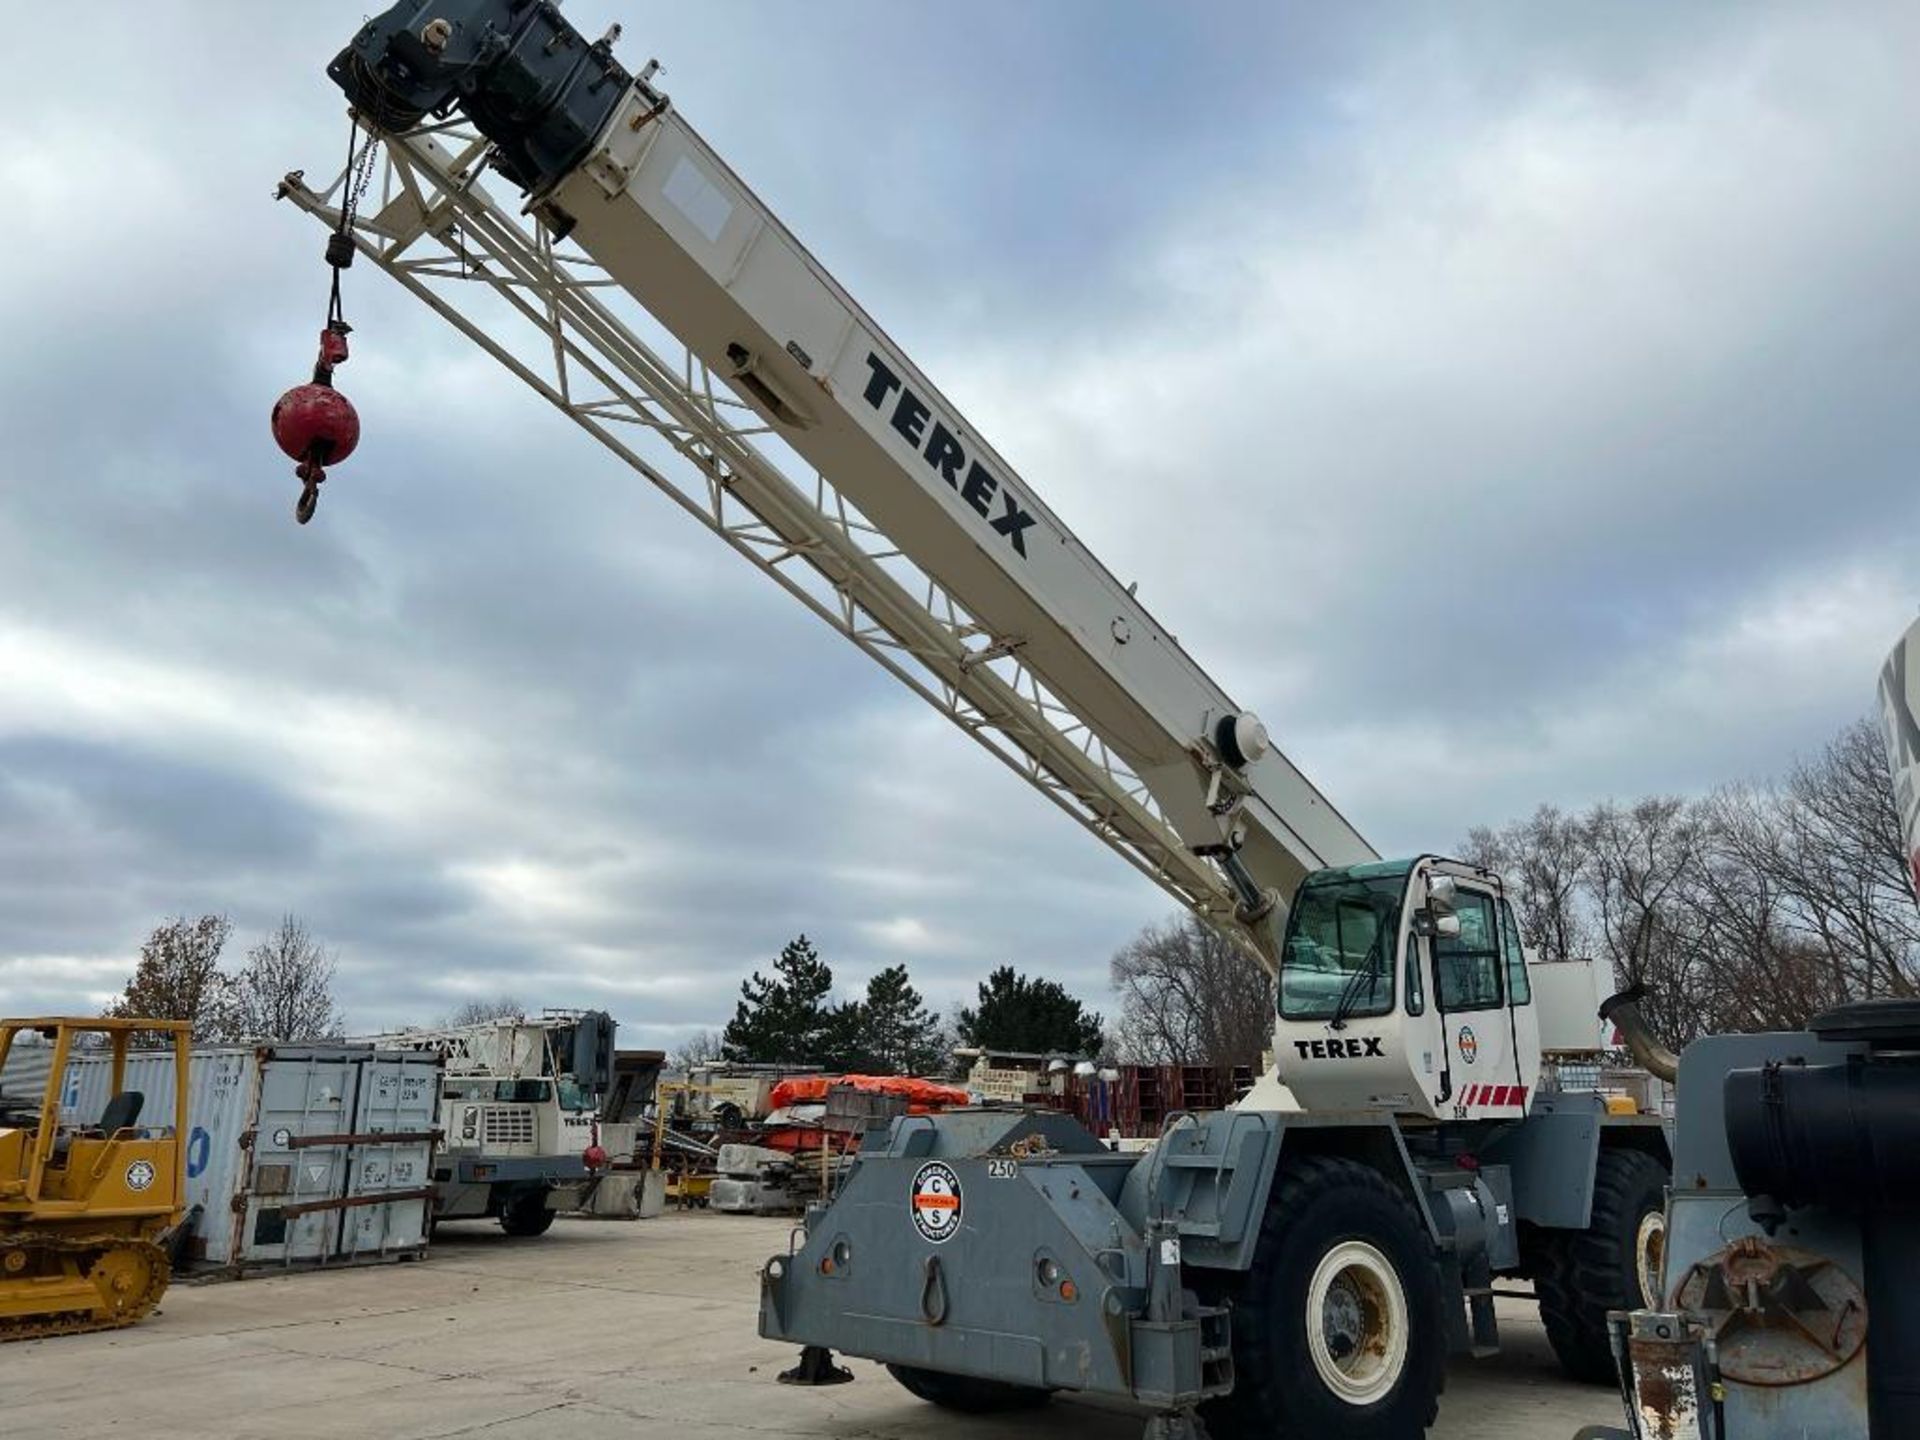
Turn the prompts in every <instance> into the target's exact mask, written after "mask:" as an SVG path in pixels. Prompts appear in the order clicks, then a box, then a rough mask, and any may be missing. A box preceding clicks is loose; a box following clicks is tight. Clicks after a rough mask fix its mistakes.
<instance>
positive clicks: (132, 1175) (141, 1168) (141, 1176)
mask: <svg viewBox="0 0 1920 1440" xmlns="http://www.w3.org/2000/svg"><path fill="white" fill-rule="evenodd" d="M153 1175H154V1171H153V1166H152V1164H151V1163H149V1162H148V1161H145V1160H136V1161H134V1162H133V1164H131V1165H129V1166H128V1167H127V1189H129V1190H145V1189H146V1188H147V1187H148V1186H150V1185H152V1184H153Z"/></svg>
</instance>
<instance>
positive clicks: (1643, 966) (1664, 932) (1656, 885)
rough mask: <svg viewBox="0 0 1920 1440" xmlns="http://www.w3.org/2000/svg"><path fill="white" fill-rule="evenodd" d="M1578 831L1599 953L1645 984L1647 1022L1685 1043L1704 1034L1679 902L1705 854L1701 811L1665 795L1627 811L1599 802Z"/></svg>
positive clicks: (1665, 1035) (1619, 973)
mask: <svg viewBox="0 0 1920 1440" xmlns="http://www.w3.org/2000/svg"><path fill="white" fill-rule="evenodd" d="M1581 829H1582V832H1583V834H1584V835H1585V837H1586V841H1587V846H1588V849H1589V852H1590V856H1591V858H1590V860H1589V862H1588V864H1589V870H1588V878H1587V887H1588V894H1589V896H1590V898H1591V900H1592V902H1593V909H1594V914H1595V919H1596V922H1597V927H1598V934H1597V940H1598V945H1599V950H1600V956H1601V958H1604V959H1606V960H1609V961H1611V962H1612V965H1613V972H1614V974H1615V975H1616V976H1618V977H1620V978H1621V979H1622V980H1624V981H1626V982H1627V983H1629V984H1642V985H1645V986H1646V987H1647V989H1648V991H1649V996H1648V999H1647V1002H1646V1004H1645V1006H1644V1007H1643V1008H1644V1009H1645V1012H1646V1015H1647V1020H1648V1023H1649V1024H1651V1025H1652V1026H1653V1028H1654V1030H1655V1031H1656V1032H1658V1033H1659V1034H1660V1036H1661V1037H1662V1038H1663V1039H1664V1040H1666V1041H1667V1043H1668V1044H1670V1045H1676V1046H1677V1045H1682V1044H1684V1043H1685V1042H1687V1041H1688V1040H1691V1039H1693V1038H1694V1037H1696V1036H1697V1035H1700V1034H1702V1033H1704V1031H1705V1029H1706V1022H1705V1017H1704V1015H1703V1013H1702V1011H1701V1008H1700V1006H1699V1004H1698V1000H1697V995H1696V992H1695V989H1694V987H1693V986H1692V985H1691V984H1690V983H1689V981H1690V976H1689V973H1688V965H1689V947H1688V943H1687V942H1688V939H1689V934H1688V932H1687V931H1685V930H1684V929H1683V928H1682V927H1681V925H1680V921H1681V918H1682V916H1683V914H1684V909H1683V907H1682V904H1681V901H1682V899H1683V898H1684V896H1685V894H1686V891H1687V887H1688V886H1689V885H1690V884H1691V883H1692V882H1693V881H1694V880H1695V879H1696V878H1697V876H1698V873H1699V867H1700V866H1701V864H1702V863H1704V860H1705V856H1706V845H1707V833H1708V827H1707V824H1706V821H1705V818H1704V817H1703V816H1702V814H1701V813H1700V811H1699V808H1698V807H1697V806H1695V805H1692V804H1689V803H1688V802H1687V801H1684V800H1681V799H1678V798H1676V797H1674V796H1667V795H1660V796H1650V797H1649V798H1647V799H1645V800H1640V801H1636V802H1635V803H1634V804H1633V805H1631V806H1627V807H1625V808H1622V807H1621V806H1619V805H1616V804H1614V803H1613V802H1611V801H1609V802H1607V803H1605V804H1602V805H1597V806H1595V807H1594V809H1593V811H1592V812H1591V813H1590V814H1589V815H1588V816H1587V817H1586V820H1585V822H1584V823H1583V824H1582V827H1581Z"/></svg>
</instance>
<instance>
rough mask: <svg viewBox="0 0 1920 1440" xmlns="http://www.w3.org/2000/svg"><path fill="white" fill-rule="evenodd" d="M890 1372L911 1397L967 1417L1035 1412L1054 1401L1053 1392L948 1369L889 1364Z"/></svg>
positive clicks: (888, 1370) (888, 1369)
mask: <svg viewBox="0 0 1920 1440" xmlns="http://www.w3.org/2000/svg"><path fill="white" fill-rule="evenodd" d="M887 1373H888V1374H889V1375H891V1376H893V1378H894V1379H896V1380H898V1381H899V1382H900V1383H901V1384H902V1385H904V1386H906V1387H907V1391H908V1393H909V1394H911V1395H913V1396H915V1397H917V1398H918V1399H921V1400H924V1401H926V1402H927V1403H928V1404H929V1405H938V1406H939V1407H940V1408H941V1409H942V1410H957V1411H959V1412H960V1413H961V1414H963V1415H997V1414H1002V1413H1004V1412H1006V1411H1008V1410H1032V1409H1034V1408H1036V1407H1037V1406H1041V1405H1044V1404H1046V1403H1047V1401H1049V1400H1051V1399H1052V1398H1053V1392H1052V1391H1051V1390H1041V1389H1037V1388H1035V1387H1034V1386H1031V1385H1009V1384H1007V1383H1006V1382H1005V1381H1004V1380H981V1379H978V1378H976V1377H974V1376H972V1375H949V1374H948V1373H947V1372H946V1371H944V1370H922V1369H920V1368H919V1367H918V1366H915V1365H889V1366H887Z"/></svg>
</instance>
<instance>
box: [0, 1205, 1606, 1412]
mask: <svg viewBox="0 0 1920 1440" xmlns="http://www.w3.org/2000/svg"><path fill="white" fill-rule="evenodd" d="M787 1227H788V1222H786V1221H783V1220H757V1219H749V1218H746V1217H741V1216H726V1215H712V1214H691V1215H670V1216H668V1217H666V1218H663V1219H659V1220H650V1221H641V1222H629V1223H621V1222H609V1221H602V1222H594V1221H585V1220H580V1221H565V1220H563V1221H561V1222H560V1223H559V1224H557V1225H555V1226H554V1228H553V1230H552V1231H551V1232H549V1233H548V1234H547V1235H545V1236H542V1237H541V1238H539V1239H534V1240H510V1239H508V1238H507V1237H505V1236H503V1235H502V1234H501V1233H500V1231H499V1230H498V1229H496V1228H495V1227H494V1226H492V1225H481V1224H473V1225H451V1226H444V1227H442V1229H441V1230H440V1233H439V1235H438V1237H436V1239H435V1241H434V1247H433V1253H432V1256H431V1257H430V1258H429V1259H427V1260H425V1261H422V1262H418V1263H414V1264H405V1265H386V1266H377V1267H373V1268H370V1269H360V1270H340V1271H331V1272H327V1273H322V1274H306V1275H289V1276H284V1277H276V1278H272V1279H258V1280H248V1281H244V1282H241V1283H237V1284H234V1283H227V1284H204V1285H176V1286H175V1287H174V1288H173V1290H172V1291H170V1292H169V1293H168V1295H167V1298H166V1301H165V1303H164V1305H163V1306H162V1308H161V1311H160V1313H159V1314H157V1315H155V1316H153V1317H151V1318H150V1319H148V1321H147V1322H146V1323H145V1324H143V1325H140V1326H138V1327H135V1328H134V1329H131V1330H124V1331H119V1332H115V1333H111V1334H100V1335H87V1336H69V1337H66V1338H62V1339H56V1340H41V1341H34V1342H30V1343H22V1344H13V1345H8V1346H3V1347H0V1433H3V1434H8V1435H21V1436H28V1435H31V1436H35V1437H43V1440H52V1437H56V1436H85V1437H88V1440H98V1437H100V1436H103V1435H110V1434H116V1433H120V1434H128V1435H137V1436H139V1437H140V1440H216V1437H235V1440H239V1437H246V1440H253V1437H265V1436H271V1437H274V1440H302V1437H308V1436H311V1437H313V1440H337V1437H340V1436H367V1437H382V1440H384V1437H401V1436H406V1437H421V1440H425V1437H445V1436H456V1435H460V1436H467V1435H484V1436H488V1437H509V1436H541V1437H553V1436H566V1437H569V1440H573V1437H582V1440H585V1437H602V1436H604V1437H609V1440H610V1437H615V1436H618V1437H621V1440H637V1437H641V1436H647V1437H652V1436H672V1437H674V1440H781V1437H796V1440H798V1437H811V1440H819V1437H853V1436H858V1437H861V1440H927V1437H928V1436H945V1437H951V1440H1016V1437H1018V1440H1027V1437H1031V1440H1046V1437H1062V1440H1064V1437H1068V1436H1071V1437H1072V1440H1136V1437H1137V1436H1138V1435H1139V1423H1138V1421H1137V1420H1135V1419H1133V1418H1131V1417H1129V1416H1124V1415H1117V1414H1112V1413H1108V1412H1104V1411H1101V1410H1096V1409H1094V1408H1091V1407H1089V1406H1086V1405H1081V1404H1073V1403H1068V1402H1057V1403H1056V1404H1055V1405H1053V1406H1050V1407H1048V1408H1047V1409H1044V1410H1041V1411H1038V1412H1034V1413H1030V1414H1026V1415H1022V1416H1019V1417H1017V1418H1013V1419H1007V1418H996V1419H973V1418H968V1417H964V1416H957V1415H948V1414H945V1413H944V1412H941V1411H938V1410H935V1409H933V1408H932V1407H930V1406H927V1405H924V1404H922V1403H920V1402H919V1401H917V1400H915V1399H913V1398H912V1397H911V1396H910V1395H908V1394H907V1393H906V1391H904V1390H902V1389H901V1388H900V1387H899V1386H898V1385H896V1384H894V1383H893V1381H892V1380H891V1379H889V1378H888V1377H887V1375H886V1374H885V1372H884V1371H882V1370H881V1369H880V1368H879V1367H878V1366H876V1365H873V1364H870V1363H868V1362H866V1361H861V1360H856V1361H854V1362H852V1364H853V1369H854V1371H855V1374H856V1375H857V1377H858V1378H857V1379H856V1381H855V1383H853V1384H851V1385H843V1386H838V1387H835V1388H832V1389H823V1390H795V1389H789V1388H786V1387H784V1386H778V1385H776V1384H775V1383H774V1374H775V1372H777V1371H778V1370H781V1369H783V1368H785V1367H786V1366H787V1365H788V1364H790V1363H791V1361H792V1355H791V1354H790V1353H789V1351H788V1349H787V1348H786V1347H784V1346H778V1345H770V1344H768V1343H766V1342H765V1341H762V1340H761V1339H759V1337H758V1336H757V1335H756V1334H755V1333H754V1316H755V1306H756V1278H755V1277H756V1274H757V1271H758V1268H759V1266H760V1264H761V1262H762V1261H763V1260H764V1259H765V1257H766V1256H768V1255H771V1254H774V1253H776V1252H778V1251H781V1250H784V1249H785V1248H786V1234H787ZM1500 1303H1501V1304H1502V1306H1503V1309H1502V1313H1501V1317H1500V1322H1501V1329H1502V1332H1503V1333H1504V1334H1505V1336H1506V1337H1507V1348H1506V1349H1505V1351H1504V1352H1503V1353H1502V1354H1501V1355H1499V1356H1498V1357H1496V1358H1495V1359H1492V1360H1484V1361H1479V1362H1475V1363H1461V1364H1458V1365H1456V1366H1455V1367H1454V1369H1453V1371H1452V1373H1451V1375H1450V1376H1449V1379H1448V1382H1447V1394H1446V1398H1445V1400H1444V1401H1443V1403H1442V1406H1441V1410H1440V1423H1439V1425H1438V1427H1437V1428H1436V1429H1435V1430H1434V1432H1433V1434H1434V1436H1436V1437H1439V1440H1469V1437H1475V1440H1569V1437H1571V1436H1572V1434H1573V1432H1574V1431H1575V1430H1577V1429H1578V1428H1579V1427H1580V1426H1581V1425H1583V1424H1586V1423H1589V1422H1592V1421H1603V1420H1617V1419H1618V1415H1619V1411H1618V1408H1617V1405H1618V1402H1617V1400H1616V1399H1615V1398H1614V1396H1613V1394H1612V1392H1610V1391H1607V1390H1600V1389H1591V1388H1587V1387H1584V1386H1577V1385H1572V1384H1569V1383H1568V1382H1566V1381H1564V1380H1562V1379H1561V1378H1560V1377H1559V1374H1558V1372H1557V1371H1556V1370H1555V1368H1554V1362H1553V1357H1552V1355H1551V1354H1550V1352H1549V1351H1548V1349H1547V1344H1546V1338H1545V1336H1544V1335H1543V1334H1542V1332H1541V1330H1540V1326H1539V1324H1538V1322H1537V1320H1536V1319H1535V1318H1534V1315H1533V1312H1532V1308H1531V1306H1529V1305H1526V1304H1524V1303H1522V1302H1517V1301H1502V1302H1500Z"/></svg>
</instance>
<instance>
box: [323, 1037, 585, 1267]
mask: <svg viewBox="0 0 1920 1440" xmlns="http://www.w3.org/2000/svg"><path fill="white" fill-rule="evenodd" d="M614 1030H615V1025H614V1020H613V1017H612V1016H611V1015H609V1014H607V1013H606V1012H605V1011H604V1010H584V1011H579V1012H568V1013H566V1014H561V1015H552V1014H550V1015H547V1016H544V1017H542V1018H541V1019H538V1020H529V1019H524V1018H507V1017H502V1018H499V1019H494V1020H481V1021H476V1022H474V1023H473V1024H469V1025H449V1026H443V1027H429V1028H416V1029H411V1030H394V1031H389V1032H387V1033H386V1034H383V1035H363V1036H359V1037H357V1038H358V1039H360V1040H362V1041H364V1042H366V1043H368V1044H372V1045H378V1046H380V1047H381V1048H382V1049H387V1050H425V1051H428V1052H430V1053H432V1054H435V1055H439V1056H440V1057H441V1058H442V1059H443V1061H444V1062H445V1069H444V1072H443V1076H442V1081H441V1089H440V1132H441V1137H442V1138H441V1142H440V1149H439V1152H438V1153H437V1154H436V1155H435V1156H434V1161H433V1212H432V1214H433V1221H434V1223H435V1224H438V1223H439V1222H440V1221H442V1220H474V1219H481V1218H487V1219H495V1220H498V1221H499V1222H500V1228H501V1229H503V1230H505V1231H506V1232H507V1233H508V1234H509V1235H516V1236H533V1235H544V1234H546V1232H547V1231H548V1230H549V1229H550V1228H551V1227H552V1225H553V1217H554V1215H555V1214H556V1213H557V1212H558V1211H561V1210H572V1209H575V1208H577V1207H578V1206H579V1205H580V1203H581V1201H582V1200H583V1199H584V1198H585V1196H586V1195H587V1193H588V1189H589V1186H590V1185H591V1184H592V1183H593V1180H594V1176H595V1174H596V1173H597V1172H598V1171H600V1170H602V1169H604V1168H605V1167H606V1164H607V1153H606V1151H605V1150H603V1149H602V1148H601V1147H600V1139H599V1125H598V1122H597V1121H596V1120H595V1118H594V1116H595V1114H596V1112H597V1111H598V1110H599V1108H600V1101H601V1098H602V1097H603V1096H604V1095H605V1094H606V1093H607V1091H608V1090H609V1089H610V1088H611V1087H612V1085H613V1037H614Z"/></svg>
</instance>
